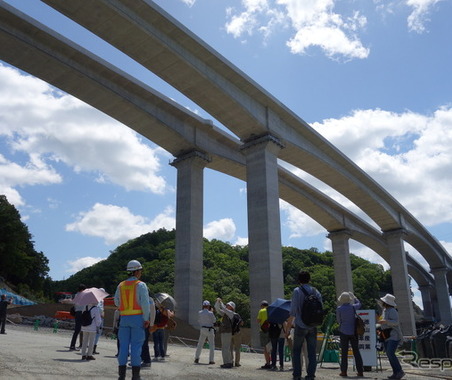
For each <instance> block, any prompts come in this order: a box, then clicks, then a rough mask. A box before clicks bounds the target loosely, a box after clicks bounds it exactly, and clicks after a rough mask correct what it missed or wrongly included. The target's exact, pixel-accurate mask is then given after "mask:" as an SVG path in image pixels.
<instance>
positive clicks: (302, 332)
mask: <svg viewBox="0 0 452 380" xmlns="http://www.w3.org/2000/svg"><path fill="white" fill-rule="evenodd" d="M305 340H306V344H307V346H306V348H307V350H308V360H309V363H308V368H307V371H306V372H307V376H306V379H314V377H315V370H316V367H317V359H316V346H317V328H315V327H310V328H301V327H299V326H295V333H294V339H293V348H292V366H293V377H294V378H297V377H301V349H302V348H303V343H304V341H305Z"/></svg>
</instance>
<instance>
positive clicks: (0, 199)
mask: <svg viewBox="0 0 452 380" xmlns="http://www.w3.org/2000/svg"><path fill="white" fill-rule="evenodd" d="M48 272H49V260H48V259H47V257H45V255H44V254H43V253H42V252H37V251H36V250H35V249H34V242H33V240H32V236H31V234H30V232H29V231H28V227H27V226H26V225H25V224H24V223H23V222H22V221H21V220H20V214H19V212H18V211H17V209H16V208H15V207H14V206H13V205H11V204H10V203H9V202H8V200H7V198H6V196H5V195H0V275H1V276H2V277H3V278H5V279H6V280H7V281H8V282H10V283H11V284H13V285H16V286H19V285H21V286H22V288H23V287H24V286H25V288H29V289H32V290H33V293H34V294H35V295H39V296H42V291H43V289H44V283H45V281H46V278H47V275H48Z"/></svg>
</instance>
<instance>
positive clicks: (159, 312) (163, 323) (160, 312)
mask: <svg viewBox="0 0 452 380" xmlns="http://www.w3.org/2000/svg"><path fill="white" fill-rule="evenodd" d="M173 316H174V313H173V312H172V311H171V310H170V309H168V308H166V307H165V306H164V305H162V303H160V302H159V301H157V300H156V301H155V324H154V328H153V332H152V340H153V341H154V357H155V360H159V358H160V360H165V356H166V351H165V340H164V339H165V329H166V327H167V325H168V321H169V319H170V318H172V317H173Z"/></svg>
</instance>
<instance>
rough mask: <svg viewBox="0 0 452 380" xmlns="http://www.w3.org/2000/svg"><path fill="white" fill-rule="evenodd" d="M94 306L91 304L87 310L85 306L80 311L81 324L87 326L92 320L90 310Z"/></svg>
mask: <svg viewBox="0 0 452 380" xmlns="http://www.w3.org/2000/svg"><path fill="white" fill-rule="evenodd" d="M94 307H96V306H91V309H89V310H88V306H86V307H85V310H84V311H83V313H82V326H89V325H90V324H91V322H92V321H93V317H91V310H92V309H93V308H94Z"/></svg>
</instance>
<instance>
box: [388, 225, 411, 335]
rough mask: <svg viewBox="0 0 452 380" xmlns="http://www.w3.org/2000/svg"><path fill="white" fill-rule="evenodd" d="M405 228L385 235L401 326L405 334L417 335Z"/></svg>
mask: <svg viewBox="0 0 452 380" xmlns="http://www.w3.org/2000/svg"><path fill="white" fill-rule="evenodd" d="M405 235H406V230H405V229H402V228H400V229H397V230H391V231H386V232H384V234H383V236H384V237H385V239H386V241H387V242H388V250H389V257H390V260H389V261H390V262H389V265H390V266H391V275H392V288H393V289H394V296H395V297H396V303H397V309H398V311H399V319H400V327H401V328H402V332H403V335H406V336H416V324H415V321H414V309H413V302H412V300H411V292H410V284H409V278H408V269H407V262H406V252H405V248H404V246H403V237H404V236H405Z"/></svg>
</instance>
